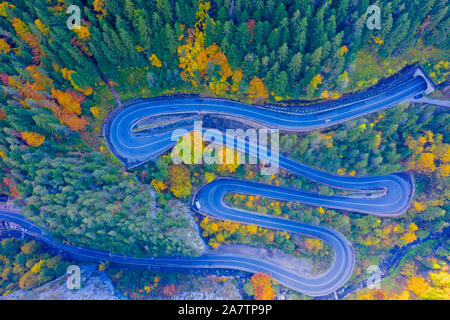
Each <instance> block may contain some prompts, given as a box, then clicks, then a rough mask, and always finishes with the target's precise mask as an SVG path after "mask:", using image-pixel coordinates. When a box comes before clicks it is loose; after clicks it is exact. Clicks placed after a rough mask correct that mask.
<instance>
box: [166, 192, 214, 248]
mask: <svg viewBox="0 0 450 320" xmlns="http://www.w3.org/2000/svg"><path fill="white" fill-rule="evenodd" d="M169 206H170V207H171V208H172V211H171V212H170V213H168V215H170V216H172V217H174V218H175V217H179V216H180V215H182V216H183V217H184V218H186V219H187V220H188V225H187V226H186V228H177V229H176V230H175V231H174V234H172V235H171V236H176V237H178V238H179V239H181V240H182V241H183V242H185V243H186V246H188V247H191V248H192V249H193V251H194V253H195V255H197V256H199V255H201V254H203V253H205V252H206V250H207V245H206V243H205V241H203V239H202V237H201V236H200V231H199V226H198V224H197V222H196V221H195V219H194V216H193V212H192V210H191V209H190V208H189V206H188V205H187V204H185V203H183V202H181V201H179V200H170V201H169Z"/></svg>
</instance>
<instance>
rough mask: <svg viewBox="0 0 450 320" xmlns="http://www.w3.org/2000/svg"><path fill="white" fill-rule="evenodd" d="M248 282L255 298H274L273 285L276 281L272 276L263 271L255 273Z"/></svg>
mask: <svg viewBox="0 0 450 320" xmlns="http://www.w3.org/2000/svg"><path fill="white" fill-rule="evenodd" d="M250 284H251V286H252V288H253V295H254V297H255V300H273V299H274V298H275V290H274V288H273V285H276V284H277V283H276V281H275V280H274V279H273V278H272V277H270V276H268V275H266V274H264V273H255V274H254V275H253V276H252V278H251V279H250Z"/></svg>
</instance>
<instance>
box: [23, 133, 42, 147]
mask: <svg viewBox="0 0 450 320" xmlns="http://www.w3.org/2000/svg"><path fill="white" fill-rule="evenodd" d="M22 139H23V140H24V141H25V142H26V143H27V144H28V145H29V146H30V147H38V146H40V145H41V144H43V143H44V140H45V137H44V136H41V135H40V134H39V133H36V132H28V131H25V132H22Z"/></svg>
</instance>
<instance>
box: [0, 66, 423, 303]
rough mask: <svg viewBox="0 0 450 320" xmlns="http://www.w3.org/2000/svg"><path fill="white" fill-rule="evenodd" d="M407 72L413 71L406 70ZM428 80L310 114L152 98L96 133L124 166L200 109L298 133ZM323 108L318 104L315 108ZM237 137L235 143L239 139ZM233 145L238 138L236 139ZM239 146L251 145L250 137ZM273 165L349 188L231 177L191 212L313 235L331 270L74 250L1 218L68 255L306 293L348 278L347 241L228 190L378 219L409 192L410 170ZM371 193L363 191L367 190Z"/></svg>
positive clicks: (238, 259) (396, 99)
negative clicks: (330, 257)
mask: <svg viewBox="0 0 450 320" xmlns="http://www.w3.org/2000/svg"><path fill="white" fill-rule="evenodd" d="M413 71H414V70H413ZM428 86H429V84H428V82H427V81H426V78H424V77H423V76H414V75H413V74H412V72H411V71H409V73H407V74H406V75H403V76H399V77H397V78H395V79H394V80H392V81H385V83H384V84H383V85H380V86H377V87H375V88H373V89H371V90H368V91H366V92H363V93H362V94H361V93H360V94H356V95H353V96H349V97H346V98H343V99H339V100H337V101H336V102H334V103H333V104H329V103H328V104H327V103H322V104H317V105H316V106H317V108H316V109H314V108H313V110H312V111H309V112H306V113H305V112H301V111H300V110H296V109H295V108H293V109H291V110H282V109H274V108H268V107H260V106H255V105H249V104H244V103H240V102H236V101H230V100H222V99H213V98H200V97H159V98H156V99H142V100H137V101H133V102H131V103H127V104H125V105H123V106H121V107H118V108H116V109H115V110H114V111H112V112H111V113H110V114H109V115H108V117H107V119H106V120H105V123H104V127H103V133H104V135H105V138H106V141H107V144H108V146H109V148H110V150H111V152H112V153H113V154H114V155H115V156H116V157H117V158H118V159H119V160H120V161H121V162H122V163H123V164H124V166H125V167H126V168H127V169H129V168H132V167H136V166H139V165H141V164H142V163H144V162H146V161H149V160H152V159H154V158H155V157H157V156H158V155H160V154H162V153H163V152H165V151H167V150H169V149H170V148H172V147H173V146H174V145H175V143H176V141H173V140H172V132H173V131H174V130H175V129H180V128H185V129H187V130H191V129H192V128H193V123H194V120H199V119H202V117H204V116H206V115H214V116H216V117H219V118H224V119H225V118H226V119H230V118H232V119H234V120H237V121H246V122H247V123H248V121H251V122H253V123H256V124H258V125H262V126H266V127H268V128H278V129H280V130H285V131H292V132H300V131H309V130H314V129H318V128H324V127H328V126H332V125H335V124H338V123H341V122H344V121H347V120H349V119H353V118H356V117H359V116H362V115H365V114H368V113H371V112H375V111H378V110H382V109H385V108H388V107H391V106H395V105H397V104H399V103H401V102H403V101H408V100H411V99H413V97H415V96H417V95H418V94H421V93H423V92H424V91H425V90H426V89H427V87H428ZM324 105H325V106H326V108H325V109H323V108H320V107H321V106H324ZM241 142H242V141H241ZM238 144H239V141H238ZM245 148H246V150H247V151H248V150H250V149H252V148H256V146H253V145H251V144H250V143H247V144H246V147H245ZM279 166H280V167H281V168H283V169H285V170H287V171H289V172H291V173H292V174H296V175H301V176H304V177H306V178H309V179H311V180H314V181H317V182H320V183H324V184H327V185H329V186H331V187H335V188H339V189H345V190H350V191H351V194H350V195H347V196H344V195H336V196H324V195H319V194H315V193H310V192H306V191H301V190H294V189H290V188H286V187H277V186H273V185H267V184H261V183H256V182H251V181H244V180H239V179H236V178H217V179H215V180H213V181H212V182H210V183H208V184H206V185H204V186H202V187H201V188H200V189H199V190H197V192H196V193H195V194H194V195H193V197H192V199H191V207H192V209H193V210H194V211H196V212H198V213H200V214H203V215H210V216H213V217H216V218H218V219H222V220H232V221H236V222H240V223H247V224H254V225H257V226H261V227H265V228H271V229H276V230H283V231H288V232H293V233H299V234H302V235H307V236H310V237H315V238H319V239H321V240H323V241H325V242H326V243H328V244H329V245H330V246H331V248H333V250H334V251H335V259H334V262H333V264H332V266H331V267H330V269H329V270H328V271H327V272H326V273H324V274H321V275H319V276H315V277H313V278H307V277H302V276H300V275H298V274H296V273H295V272H293V271H292V270H287V269H284V268H283V267H281V266H280V265H277V264H276V262H268V261H266V260H260V259H258V258H256V257H255V258H253V257H251V256H245V255H242V254H217V253H214V251H210V252H209V253H208V254H205V255H203V256H200V257H196V258H174V257H171V258H134V257H128V256H122V255H116V254H111V253H108V252H103V251H98V250H91V249H83V248H75V247H71V246H68V245H64V244H61V243H59V242H57V241H54V240H53V239H52V237H51V236H50V235H49V234H48V233H47V232H46V231H45V230H42V229H41V228H39V227H38V226H35V225H34V224H32V223H31V222H29V221H28V220H26V219H25V218H24V217H22V216H21V215H20V214H19V213H13V212H10V211H6V210H0V219H5V220H9V221H12V222H15V223H18V224H20V225H22V226H24V227H25V228H28V231H29V232H30V234H33V235H34V236H35V237H38V238H40V239H42V240H43V241H46V242H47V243H49V244H51V245H52V246H54V247H56V248H59V249H61V250H64V251H66V252H68V253H70V254H72V255H73V256H75V257H79V258H86V259H95V260H109V261H112V262H116V263H120V264H124V265H130V266H132V265H135V266H138V265H141V266H165V267H177V268H230V269H238V270H243V271H249V272H253V273H255V272H264V273H267V274H270V275H272V277H273V278H275V279H276V280H277V281H278V282H279V283H281V284H283V285H285V286H287V287H290V288H292V289H294V290H297V291H299V292H302V293H305V294H307V295H311V296H322V295H326V294H329V293H332V292H334V291H335V290H337V289H338V288H340V287H341V286H342V285H344V283H345V282H346V281H347V280H348V279H349V278H350V277H351V275H352V272H353V268H354V263H355V256H354V252H353V247H352V245H351V244H350V243H349V242H348V241H347V239H346V238H345V237H344V236H343V235H342V234H341V233H339V232H338V231H336V230H333V229H330V228H327V227H324V226H318V225H308V224H304V223H300V222H296V221H290V220H288V219H284V218H279V217H274V216H270V215H263V214H258V213H254V212H250V211H246V210H241V209H237V208H233V207H231V206H230V205H229V204H227V203H226V202H225V200H224V197H225V195H226V194H228V193H242V194H248V195H259V196H262V197H266V198H272V199H279V200H287V201H298V202H302V203H305V204H308V205H312V206H323V207H328V208H334V209H340V210H347V211H353V212H359V213H365V214H371V215H377V216H382V217H395V216H399V215H401V214H402V213H404V212H405V211H406V210H407V209H408V207H409V205H410V203H411V200H412V197H413V195H414V183H413V180H412V177H411V175H410V174H409V173H394V174H390V175H385V176H375V177H355V176H353V177H351V176H338V175H334V174H330V173H327V172H324V171H321V170H317V169H314V168H311V167H308V166H306V165H303V164H301V163H298V162H296V161H294V160H292V159H289V158H287V157H282V156H280V158H279ZM369 192H370V193H372V195H371V196H367V193H369Z"/></svg>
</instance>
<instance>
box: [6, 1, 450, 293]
mask: <svg viewBox="0 0 450 320" xmlns="http://www.w3.org/2000/svg"><path fill="white" fill-rule="evenodd" d="M376 3H377V5H379V7H380V8H381V13H382V16H381V21H382V28H381V29H379V30H378V29H374V30H370V29H369V28H367V27H366V19H367V8H368V6H369V5H370V4H372V3H370V2H369V0H362V1H350V0H339V1H323V0H320V1H309V0H277V1H275V0H254V1H246V0H214V1H213V0H212V1H209V2H207V1H204V0H176V1H174V0H134V1H131V0H125V1H122V0H83V1H80V0H71V1H69V0H14V1H13V0H10V1H2V2H1V3H0V90H1V92H2V94H1V95H0V165H1V170H0V194H8V195H10V196H11V197H13V198H14V199H15V200H14V201H15V203H16V204H17V205H20V206H23V207H24V210H23V213H24V215H25V216H27V217H28V218H30V219H31V220H32V221H33V222H35V223H36V224H38V225H40V226H42V227H45V228H46V229H48V230H49V231H50V232H51V233H52V234H53V235H54V236H55V237H56V238H58V239H60V240H61V241H64V242H66V243H70V244H74V245H83V246H86V247H91V248H97V249H107V250H111V251H113V252H118V253H124V254H130V255H137V256H149V255H150V256H161V255H162V256H167V255H174V254H175V255H190V256H196V255H199V254H200V252H199V250H198V248H196V247H194V246H193V245H192V244H190V243H189V242H187V241H184V239H182V238H180V237H179V236H178V235H179V231H180V230H181V231H182V232H184V230H190V229H191V227H190V226H189V224H188V223H186V219H185V218H184V217H182V216H170V217H168V215H167V213H169V212H171V211H172V208H171V206H170V205H169V202H170V201H171V200H174V199H176V200H177V201H185V202H186V203H187V202H188V199H189V198H190V195H191V194H192V193H193V192H194V191H195V190H196V188H198V187H199V186H200V185H202V184H203V183H205V182H207V181H211V180H212V179H214V178H215V177H217V176H224V175H225V176H227V175H231V176H237V177H242V178H245V179H251V180H255V181H262V182H265V183H274V184H277V185H289V186H295V187H297V188H302V189H305V190H311V191H317V192H320V193H326V194H331V193H333V192H337V191H335V190H332V189H330V188H328V187H326V186H319V185H315V184H314V183H311V182H310V181H307V180H305V179H302V178H299V177H293V176H290V175H289V174H288V173H286V172H280V174H278V175H277V176H272V177H263V176H261V175H259V174H258V171H259V170H258V169H259V168H257V167H249V166H242V165H217V166H216V165H202V166H198V165H193V166H185V165H175V164H172V162H171V159H170V154H166V155H163V156H161V157H160V158H159V159H158V160H157V161H155V162H154V163H153V162H152V163H148V164H146V165H144V166H142V167H139V168H136V169H133V170H132V171H130V172H127V171H125V170H124V168H123V167H122V166H121V164H120V163H119V161H118V160H117V159H115V158H114V156H113V155H112V154H111V153H110V152H109V150H108V148H107V147H106V143H105V140H104V138H102V137H101V124H102V122H103V120H104V118H105V117H106V115H107V114H108V112H109V111H111V110H112V109H114V108H115V107H116V106H117V105H119V104H121V103H122V102H126V101H128V100H131V99H134V98H138V97H152V96H158V95H163V94H175V93H197V94H201V95H206V96H214V97H226V98H230V99H236V100H241V101H244V102H251V103H257V104H264V103H277V102H282V101H285V100H289V99H298V100H305V101H310V100H316V99H322V100H328V99H336V98H338V97H340V96H342V95H344V94H347V93H349V92H353V91H356V90H361V89H364V88H367V87H369V86H371V85H374V84H376V83H377V81H379V80H380V79H382V78H383V77H386V76H389V75H391V74H393V73H395V72H397V71H398V70H400V69H401V68H403V67H404V66H405V65H407V64H411V63H414V62H420V64H421V65H422V66H423V67H424V69H425V70H426V71H427V73H428V74H429V75H430V77H431V78H432V79H433V81H434V82H435V83H436V84H440V83H443V82H444V81H446V80H447V81H448V78H449V74H450V63H449V60H450V59H449V54H450V51H449V47H450V46H449V36H448V32H449V12H448V1H447V0H421V1H419V0H408V1H400V0H391V1H376ZM69 5H76V6H78V7H79V8H80V14H81V25H80V26H78V27H77V28H73V29H70V28H68V19H69V18H70V14H69V13H67V9H68V7H69ZM435 95H436V96H437V97H442V96H444V97H445V95H447V96H446V97H447V99H448V92H447V93H444V92H437V93H436V94H435ZM448 122H449V119H448V113H445V112H443V111H442V110H441V109H440V108H437V107H432V106H425V105H416V104H404V105H401V106H398V107H395V108H392V109H389V110H386V111H383V112H379V113H377V114H373V115H370V116H366V117H364V118H360V119H357V120H352V121H349V122H347V123H345V124H342V125H339V126H335V127H331V128H328V129H325V130H321V131H313V132H310V133H308V134H288V133H283V134H282V136H281V140H280V146H281V149H282V150H283V151H284V152H288V153H289V155H290V156H291V157H293V158H294V159H296V160H298V161H301V162H303V163H305V164H309V165H312V166H315V167H318V168H321V169H323V170H327V171H329V172H334V173H337V174H349V175H379V174H387V173H391V172H395V171H401V170H411V171H412V172H413V173H414V176H415V182H416V197H415V199H414V202H413V206H412V207H411V208H410V210H409V211H408V213H407V214H406V215H405V216H403V217H401V218H399V219H395V220H384V219H383V220H380V219H377V218H375V217H372V216H364V215H359V214H354V213H348V212H338V211H336V210H329V209H326V208H321V207H319V208H313V207H308V206H304V205H301V204H295V203H282V202H281V203H280V202H275V203H274V202H273V201H270V200H268V199H248V197H246V196H243V195H229V197H228V199H227V200H228V201H229V202H230V203H232V204H233V205H236V206H238V207H241V208H247V209H250V210H256V211H259V212H263V213H267V214H275V215H281V216H284V217H289V218H291V219H298V220H300V221H303V222H307V223H314V224H324V225H327V226H330V227H332V228H336V229H338V230H340V231H341V232H343V233H344V235H345V236H346V237H348V239H349V241H351V242H352V243H353V244H354V245H355V250H356V253H357V261H358V265H357V270H356V272H355V274H354V276H353V278H352V279H351V282H356V281H359V280H361V279H362V278H364V276H365V274H364V273H365V269H366V267H367V266H368V265H371V264H374V263H378V262H379V261H380V260H381V259H382V258H383V257H384V256H385V255H386V254H387V253H388V251H389V250H390V249H392V248H394V247H395V246H399V247H402V246H405V245H408V244H410V243H412V242H414V241H415V240H416V239H418V238H424V237H427V236H428V235H429V234H432V233H439V232H441V231H442V230H443V228H445V227H448V221H449V219H448V212H449V210H450V208H449V207H448V197H449V194H448V184H449V178H448V177H449V174H450V164H449V161H450V153H449V152H450V151H449V143H450V142H449V135H448ZM196 219H197V221H198V223H199V226H200V233H201V236H202V237H203V238H204V239H205V241H206V242H207V243H208V245H209V247H211V248H215V247H217V246H219V245H221V244H226V243H249V244H257V245H260V246H265V247H267V248H277V249H280V250H283V251H284V252H286V253H289V254H292V255H294V256H299V257H300V256H302V257H308V258H309V259H311V260H313V261H314V263H315V264H316V266H317V271H320V270H324V269H326V267H327V264H328V263H329V262H330V259H331V258H332V252H329V247H328V246H327V245H326V244H325V243H321V242H320V241H319V240H316V239H308V238H305V237H299V238H296V237H291V235H290V234H288V233H286V232H276V231H272V230H263V229H261V228H257V227H256V226H251V225H239V224H235V223H231V222H226V221H225V222H224V221H215V220H214V219H212V218H203V217H196ZM11 241H12V240H11ZM14 246H15V248H16V247H17V248H19V247H18V245H17V244H15V245H14ZM17 248H16V249H17ZM16 249H14V250H16ZM17 250H19V249H17ZM17 250H16V251H17ZM427 250H428V249H427ZM448 250H449V249H448V243H444V244H442V245H436V246H435V247H433V248H432V249H429V250H428V251H429V252H428V254H424V255H423V259H419V260H418V259H417V257H418V256H417V257H416V258H414V257H411V258H410V259H411V261H407V262H405V264H406V265H408V266H409V268H410V269H409V273H408V272H406V271H405V272H404V274H406V276H405V277H407V278H408V279H412V278H413V277H416V278H417V277H423V278H422V279H424V280H423V281H434V280H430V278H428V273H429V271H430V270H440V271H439V272H443V273H445V272H447V269H446V266H447V264H448V259H449V251H448ZM3 255H4V254H0V256H3ZM6 256H7V255H6ZM11 259H12V258H8V260H11ZM21 259H22V258H21ZM23 259H25V258H23ZM27 259H31V257H28V256H27ZM33 259H34V258H33ZM433 259H434V260H433ZM21 261H22V260H21ZM5 263H6V262H5ZM20 265H22V266H24V265H25V262H24V263H22V262H21V263H20ZM436 265H437V266H439V268H437V267H436ZM403 268H404V267H403ZM447 268H448V267H447ZM4 270H5V269H3V273H5V272H6V273H8V272H9V271H8V272H7V271H4ZM402 270H403V269H402ZM22 271H25V269H24V270H22V269H21V271H20V272H17V273H15V272H14V275H7V276H6V277H3V278H2V279H3V280H1V281H6V282H3V283H2V285H1V288H5V289H2V290H5V291H3V293H4V292H6V290H10V289H11V288H10V287H8V285H7V284H6V283H7V281H9V280H7V279H10V278H11V277H16V278H17V277H22V276H23V274H24V272H22ZM56 273H58V272H56ZM402 274H403V273H402ZM447 276H448V274H447ZM430 277H431V276H430ZM433 277H434V276H433ZM5 279H6V280H5ZM42 279H46V278H45V277H43V276H42V278H40V280H39V281H38V280H35V279H34V278H33V279H32V280H29V281H33V283H35V282H36V283H37V282H39V283H42V282H43V281H44V280H42ZM41 280H42V281H41ZM418 281H419V282H420V281H422V280H418ZM270 282H271V280H270V279H266V278H265V277H264V276H256V277H255V279H254V280H253V286H251V285H250V284H249V285H247V291H248V293H249V296H251V295H252V294H253V295H254V296H255V297H273V296H274V294H273V292H272V291H270V290H269V292H266V291H264V290H265V289H264V288H267V287H269V284H270ZM261 283H265V284H266V285H264V286H262V287H263V289H264V290H263V289H258V288H259V287H258V284H261ZM421 283H422V282H421ZM448 287H449V286H447V288H448ZM255 288H257V289H255ZM411 292H415V291H414V290H412V291H411ZM417 292H419V293H420V292H422V291H420V290H419V291H417ZM1 293H2V292H0V294H1ZM422 293H423V292H422ZM396 294H397V293H396ZM446 294H447V295H448V292H447V293H446ZM423 295H425V293H423ZM419 296H421V294H417V295H416V294H415V293H413V294H411V296H410V297H419ZM383 297H385V298H388V297H390V294H388V293H386V294H384V296H383Z"/></svg>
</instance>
